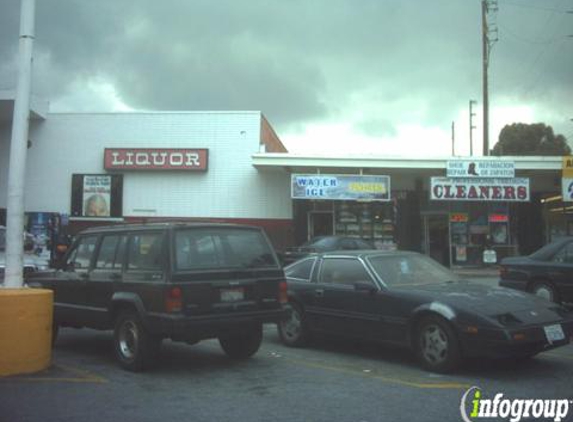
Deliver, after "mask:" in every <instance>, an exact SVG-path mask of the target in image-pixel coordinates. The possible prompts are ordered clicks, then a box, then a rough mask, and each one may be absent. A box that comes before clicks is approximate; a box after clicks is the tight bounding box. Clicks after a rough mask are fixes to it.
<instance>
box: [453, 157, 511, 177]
mask: <svg viewBox="0 0 573 422" xmlns="http://www.w3.org/2000/svg"><path fill="white" fill-rule="evenodd" d="M447 176H448V177H496V178H504V177H515V163H514V162H513V161H510V160H452V161H448V167H447Z"/></svg>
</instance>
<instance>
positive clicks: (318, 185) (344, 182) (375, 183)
mask: <svg viewBox="0 0 573 422" xmlns="http://www.w3.org/2000/svg"><path fill="white" fill-rule="evenodd" d="M291 197H292V198H293V199H329V200H363V201H389V200H390V177H389V176H370V175H369V176H359V175H326V174H325V175H318V174H293V175H291Z"/></svg>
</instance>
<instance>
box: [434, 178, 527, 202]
mask: <svg viewBox="0 0 573 422" xmlns="http://www.w3.org/2000/svg"><path fill="white" fill-rule="evenodd" d="M430 195H431V199H433V200H446V201H447V200H450V201H451V200H454V201H508V202H527V201H529V179H528V178H526V177H518V178H510V179H474V178H460V179H457V178H456V179H451V178H448V177H432V183H431V193H430Z"/></svg>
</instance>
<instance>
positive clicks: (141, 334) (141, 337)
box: [114, 311, 161, 372]
mask: <svg viewBox="0 0 573 422" xmlns="http://www.w3.org/2000/svg"><path fill="white" fill-rule="evenodd" d="M160 347H161V338H158V337H155V336H153V335H152V334H151V333H149V332H148V331H147V330H146V329H145V327H143V325H142V323H141V320H140V318H139V316H138V315H137V313H136V312H135V311H124V312H122V313H120V314H119V316H118V317H117V318H116V321H115V330H114V349H115V356H116V358H117V360H118V362H119V364H120V365H121V367H122V368H124V369H127V370H128V371H134V372H137V371H141V370H143V369H146V368H148V367H149V366H151V364H152V363H154V361H155V359H156V358H157V355H158V354H159V349H160Z"/></svg>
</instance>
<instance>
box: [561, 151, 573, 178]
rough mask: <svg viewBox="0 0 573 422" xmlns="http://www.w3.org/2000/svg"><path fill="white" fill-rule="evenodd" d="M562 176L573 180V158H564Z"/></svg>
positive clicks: (569, 156) (568, 156)
mask: <svg viewBox="0 0 573 422" xmlns="http://www.w3.org/2000/svg"><path fill="white" fill-rule="evenodd" d="M562 170H563V174H562V176H563V177H565V178H573V156H571V155H567V156H565V157H563V162H562Z"/></svg>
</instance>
